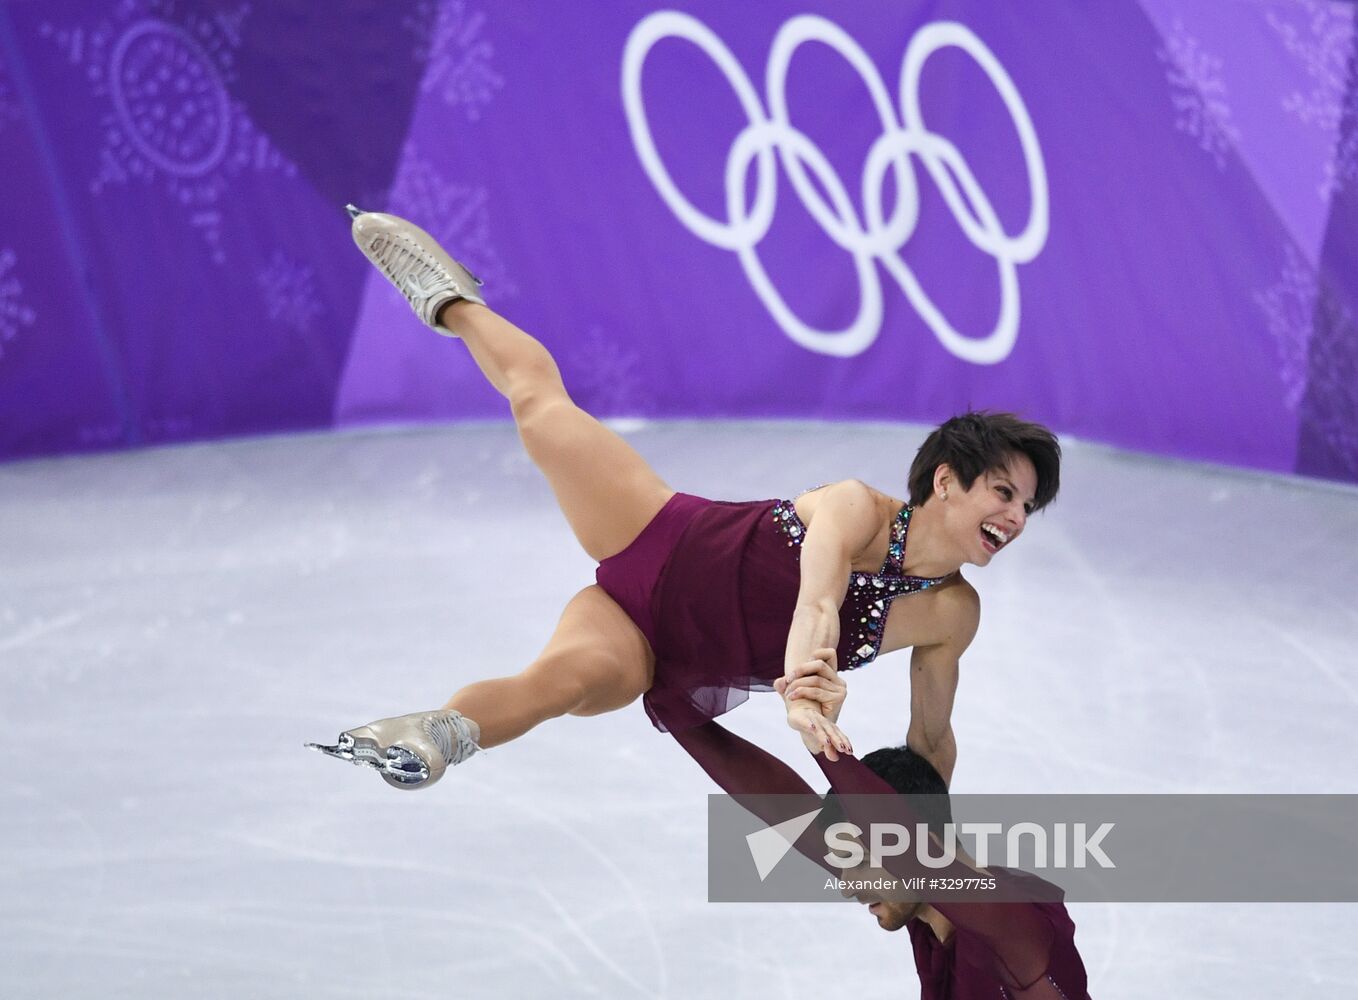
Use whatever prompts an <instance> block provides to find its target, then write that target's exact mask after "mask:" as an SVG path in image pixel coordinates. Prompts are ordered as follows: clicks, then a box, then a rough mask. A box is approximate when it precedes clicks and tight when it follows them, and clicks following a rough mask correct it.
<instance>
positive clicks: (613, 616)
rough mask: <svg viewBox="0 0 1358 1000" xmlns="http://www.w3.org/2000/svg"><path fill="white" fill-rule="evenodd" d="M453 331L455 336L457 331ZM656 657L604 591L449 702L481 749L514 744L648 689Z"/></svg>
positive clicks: (579, 602)
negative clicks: (538, 644) (533, 650)
mask: <svg viewBox="0 0 1358 1000" xmlns="http://www.w3.org/2000/svg"><path fill="white" fill-rule="evenodd" d="M459 332H460V331H459ZM654 670H655V657H654V655H653V654H652V653H651V648H650V645H649V644H648V643H647V642H646V637H645V636H643V635H642V634H641V630H640V629H638V628H637V627H636V625H634V624H633V623H632V620H631V619H630V618H628V617H627V615H626V613H625V612H623V610H622V608H620V607H618V605H617V604H616V603H615V602H614V601H613V599H612V598H611V597H609V596H608V595H607V594H606V593H604V591H603V590H602V589H601V588H599V587H597V586H595V587H586V588H585V589H584V590H582V591H581V592H580V593H578V594H576V595H575V597H573V598H571V601H570V603H569V604H567V605H566V610H565V611H564V612H562V614H561V621H560V622H558V623H557V627H556V631H555V632H554V633H553V634H552V638H551V639H550V640H549V641H548V643H547V646H546V648H544V649H543V651H542V653H541V655H540V656H538V658H537V659H536V660H534V661H533V663H532V664H531V665H529V666H528V668H527V669H525V670H524V671H523V672H522V673H519V674H516V675H514V676H512V677H498V678H495V679H494V680H488V681H478V682H476V683H475V684H469V685H468V686H467V687H464V688H463V689H462V690H461V691H459V692H457V694H455V695H453V697H452V698H450V699H449V701H448V704H447V705H445V706H444V707H445V708H453V709H456V710H457V711H459V712H461V713H462V714H463V715H464V716H466V717H467V718H468V719H471V720H473V721H474V722H475V723H476V724H477V725H478V726H479V727H480V730H481V736H480V745H481V746H482V747H494V746H499V745H500V744H502V743H508V742H509V741H510V740H513V739H517V738H518V737H520V736H522V735H523V734H524V733H526V732H528V730H530V729H532V728H533V727H534V726H536V725H537V724H538V723H540V722H545V721H546V720H548V719H554V718H556V717H557V716H561V715H598V714H599V713H601V712H609V711H613V710H614V709H618V708H622V707H623V706H625V705H629V704H631V703H632V702H633V701H635V700H636V699H637V698H639V697H640V696H641V695H642V694H644V693H645V692H646V691H647V690H648V689H649V688H650V686H651V679H652V677H653V675H654Z"/></svg>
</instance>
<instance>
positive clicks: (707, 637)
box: [596, 493, 1089, 1000]
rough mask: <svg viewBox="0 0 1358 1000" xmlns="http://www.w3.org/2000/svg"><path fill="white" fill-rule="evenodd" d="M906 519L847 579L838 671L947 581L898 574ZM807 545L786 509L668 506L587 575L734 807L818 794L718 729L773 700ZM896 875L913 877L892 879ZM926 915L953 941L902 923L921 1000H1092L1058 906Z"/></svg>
mask: <svg viewBox="0 0 1358 1000" xmlns="http://www.w3.org/2000/svg"><path fill="white" fill-rule="evenodd" d="M910 514H911V508H910V507H908V506H906V507H903V508H902V509H901V511H900V513H899V514H897V515H896V518H895V520H894V521H893V523H892V528H891V538H890V541H889V543H888V546H887V557H886V560H885V562H884V563H883V564H882V567H881V569H880V570H879V571H878V572H876V573H864V572H853V573H851V574H850V578H849V581H848V592H847V595H846V597H845V600H844V603H843V605H842V606H841V608H840V616H839V620H840V635H839V644H838V647H837V659H838V664H839V669H841V670H852V669H854V668H856V667H859V666H862V665H863V664H865V663H870V662H871V661H872V660H874V659H876V657H877V654H878V651H879V650H880V648H881V644H882V633H883V630H884V628H885V623H886V617H887V611H888V609H889V608H890V606H891V602H892V601H893V600H895V599H896V598H898V597H901V596H904V595H906V594H911V593H916V592H918V591H920V590H924V589H927V588H929V587H933V586H937V585H938V584H940V583H942V582H944V581H945V580H946V579H947V577H938V578H922V577H910V576H906V575H904V574H903V573H902V565H903V564H904V560H905V543H906V534H907V532H908V530H909V527H910ZM805 535H806V526H805V525H804V524H802V522H801V520H800V519H799V518H798V517H797V513H796V510H795V509H794V507H793V505H792V502H791V501H787V500H762V501H752V502H745V503H727V502H720V501H712V500H704V499H702V498H701V497H695V496H690V495H688V494H684V493H677V494H675V495H674V497H672V498H671V499H670V501H669V502H668V503H667V504H666V505H665V507H664V508H663V509H662V510H661V511H660V513H658V514H657V515H656V516H655V518H654V519H653V520H652V521H651V522H650V523H649V524H648V525H647V526H646V527H645V529H643V530H642V532H641V534H640V535H638V536H637V538H636V539H635V540H634V541H633V542H632V544H631V545H629V546H628V547H627V548H626V549H624V550H623V551H622V552H620V553H618V554H617V555H615V556H612V557H610V558H608V559H605V560H604V561H603V562H602V563H600V565H599V569H598V572H597V574H596V579H597V581H598V583H599V585H600V586H601V587H603V589H604V590H605V591H606V592H607V593H608V594H609V596H611V597H612V598H613V599H614V600H615V601H617V603H618V604H619V605H620V606H621V607H622V608H623V609H624V610H625V611H626V612H627V614H628V616H629V617H631V619H632V620H633V621H634V622H636V624H637V626H638V627H639V628H640V629H641V631H642V632H643V633H644V634H645V636H646V638H647V640H648V641H649V642H650V644H651V649H652V650H653V651H654V652H655V658H656V664H655V681H654V684H653V685H652V687H651V690H650V691H648V692H647V693H646V695H645V697H644V699H643V702H644V704H645V707H646V713H647V715H649V716H650V718H651V721H652V722H653V723H654V724H655V726H656V727H657V728H658V729H661V730H665V731H668V732H670V733H671V734H673V736H674V737H675V739H676V740H677V741H678V742H679V743H680V745H681V746H683V747H684V749H685V750H686V751H688V753H689V754H690V755H691V756H692V757H693V758H694V759H695V760H696V761H697V762H698V764H699V765H701V766H702V768H703V769H704V770H705V771H707V773H708V774H709V775H710V776H711V777H712V778H713V780H714V781H716V782H717V784H718V785H720V786H721V787H722V788H723V789H724V790H725V791H726V792H727V793H728V794H730V795H733V796H736V797H737V798H739V799H741V801H743V802H744V801H749V800H747V799H746V798H745V797H746V796H755V797H756V798H758V799H761V800H762V797H763V796H765V795H770V794H772V795H789V796H793V795H811V796H814V795H815V793H814V792H813V791H812V789H811V787H810V786H809V785H807V784H806V782H805V781H803V780H802V779H801V778H800V777H799V776H798V775H797V773H796V772H795V771H794V770H792V768H790V767H789V766H788V765H787V764H785V763H783V762H782V761H781V760H779V759H778V758H777V757H774V756H773V755H771V754H769V753H767V752H765V751H764V750H761V749H760V748H759V747H757V746H755V745H754V744H753V743H750V742H749V741H748V740H744V739H741V738H740V737H739V736H736V735H734V734H733V733H731V732H729V731H728V730H727V729H725V728H724V727H723V726H721V725H720V724H718V723H717V722H715V721H714V719H715V718H716V717H717V716H718V715H721V714H723V713H724V712H727V711H729V710H731V709H732V708H734V707H735V706H736V705H739V704H740V703H741V702H743V701H744V700H745V699H746V698H747V697H748V694H749V692H750V691H752V690H760V691H769V690H772V689H773V682H774V681H775V680H776V679H777V678H779V677H781V676H782V675H783V657H784V652H785V649H786V645H787V635H788V629H789V628H790V627H791V623H792V612H793V609H794V607H795V605H796V600H797V592H798V589H799V586H800V583H801V577H800V568H799V561H798V560H799V557H800V545H801V542H802V539H803V538H804V537H805ZM816 760H817V761H818V762H819V763H820V765H821V769H822V771H824V773H825V775H826V777H827V778H829V780H830V785H831V788H832V789H833V790H834V791H835V792H838V793H841V794H846V795H854V794H865V793H866V794H889V795H895V794H896V793H895V790H894V789H892V788H891V786H889V785H888V784H887V783H886V782H884V781H882V779H880V778H879V777H878V776H877V775H876V774H874V773H873V772H872V771H871V770H870V769H869V768H867V767H866V766H865V765H863V764H862V763H861V762H860V761H858V760H857V759H855V758H853V757H850V756H841V757H840V759H839V760H838V761H837V762H833V763H832V762H830V761H828V760H827V759H826V758H825V757H824V756H817V758H816ZM900 798H902V801H904V799H903V797H900ZM817 801H819V800H818V799H817ZM755 808H756V811H758V807H755ZM783 818H787V817H785V816H780V817H766V819H768V820H769V821H770V822H776V821H778V820H779V819H783ZM893 862H895V863H896V864H898V865H904V864H908V859H906V860H899V859H893ZM889 867H891V866H889ZM893 873H894V874H898V875H900V876H902V877H907V878H908V877H911V876H912V875H914V874H917V873H915V872H913V871H909V870H906V869H901V870H897V869H896V868H895V867H893ZM930 874H933V875H938V874H939V872H938V871H932V872H930ZM964 874H973V873H971V872H970V871H969V870H968V871H967V872H966V873H964ZM1018 874H1021V873H1018ZM933 905H934V906H935V908H936V909H937V910H939V911H940V912H941V913H943V915H944V916H946V917H947V918H948V919H949V920H950V921H951V922H952V923H953V925H954V927H955V928H956V931H955V933H954V935H953V937H952V939H951V940H950V941H949V942H948V943H947V944H946V945H944V944H942V943H941V942H939V940H938V939H937V938H936V937H935V936H934V933H933V931H932V930H931V929H930V928H929V927H928V926H927V925H925V924H924V923H923V922H922V921H919V920H912V921H911V922H910V925H909V932H910V939H911V943H912V945H913V948H914V956H915V966H916V970H917V972H918V973H919V977H920V986H921V990H922V992H921V997H922V998H923V1000H971V998H981V997H985V998H989V1000H1007V998H1022V1000H1085V998H1088V996H1089V994H1088V988H1087V985H1086V982H1087V980H1086V975H1085V969H1084V965H1083V963H1082V962H1081V960H1080V956H1079V953H1078V952H1077V951H1076V949H1075V944H1074V932H1075V925H1074V923H1073V922H1072V921H1071V920H1070V917H1069V915H1068V914H1067V912H1066V909H1065V906H1064V905H1063V904H1061V903H1060V902H1033V903H984V902H981V903H977V902H965V903H935V904H933Z"/></svg>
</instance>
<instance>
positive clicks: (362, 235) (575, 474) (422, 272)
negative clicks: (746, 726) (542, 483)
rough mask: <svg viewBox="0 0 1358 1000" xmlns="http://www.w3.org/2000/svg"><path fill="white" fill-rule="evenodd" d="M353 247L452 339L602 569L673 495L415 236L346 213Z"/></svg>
mask: <svg viewBox="0 0 1358 1000" xmlns="http://www.w3.org/2000/svg"><path fill="white" fill-rule="evenodd" d="M346 207H347V209H348V212H349V215H350V217H351V218H352V219H353V235H354V242H355V243H357V244H358V246H359V248H360V249H362V251H363V253H364V255H365V256H366V257H367V258H368V260H370V261H371V262H372V263H373V265H374V266H375V267H376V268H377V269H378V270H380V271H381V272H382V273H383V274H384V275H386V277H387V279H388V280H389V281H390V282H391V283H392V284H393V285H395V286H396V288H397V289H398V290H399V291H400V292H401V294H402V295H404V296H405V297H406V300H407V301H408V302H409V303H410V305H411V307H412V308H413V309H414V310H415V313H416V315H417V316H419V317H420V319H421V320H422V321H424V322H425V323H427V324H428V325H429V326H431V327H433V328H434V329H436V330H439V331H440V332H443V333H452V334H453V335H454V336H460V337H461V338H462V340H464V341H465V342H466V344H467V347H468V349H469V350H470V351H471V353H472V357H473V358H475V359H476V363H477V364H478V365H480V366H481V370H482V371H483V372H484V373H485V375H486V378H488V379H489V380H490V382H491V384H492V385H493V386H495V388H496V389H498V390H500V392H501V393H503V394H504V396H505V398H506V399H508V400H509V405H510V409H511V410H512V411H513V414H514V421H515V423H517V424H518V426H519V435H520V437H522V438H523V443H524V446H525V447H526V448H527V449H528V454H529V457H531V458H532V459H533V461H534V462H536V463H537V465H538V468H540V469H541V470H542V471H543V473H544V474H545V475H546V476H547V480H548V482H549V483H550V484H551V486H552V491H553V492H554V493H555V494H556V498H557V502H558V503H559V504H560V505H561V510H562V512H563V513H564V514H565V515H566V520H567V521H568V522H570V526H571V528H572V529H573V530H574V531H575V536H576V538H578V539H579V541H580V544H581V545H582V546H583V547H584V549H585V551H586V552H588V553H589V554H590V556H592V557H593V558H594V559H596V560H599V561H603V560H604V559H606V558H608V557H609V556H611V555H615V554H616V553H618V552H621V551H622V550H623V549H625V548H627V546H628V545H630V544H631V543H632V540H633V539H634V538H636V536H637V535H638V534H640V533H641V529H642V528H644V527H646V525H647V524H648V523H650V520H651V518H653V517H654V516H655V515H656V514H657V513H659V512H660V508H662V507H663V506H665V504H666V502H667V501H668V500H669V499H670V497H672V496H674V491H673V490H671V489H670V488H669V487H668V486H667V485H665V482H664V480H662V479H661V478H660V477H659V476H657V475H656V474H655V471H654V470H653V469H652V468H651V467H650V466H649V465H647V464H646V460H645V459H643V458H642V457H641V456H640V455H638V454H637V453H636V452H635V451H634V450H633V449H632V447H631V445H629V444H628V443H627V442H626V441H624V440H623V439H622V438H620V437H618V435H616V434H614V433H613V432H612V431H610V430H609V429H608V428H606V427H604V426H603V424H601V423H599V422H598V421H597V420H595V419H594V418H593V417H591V416H590V415H589V414H588V413H586V412H585V411H584V410H581V409H580V408H579V407H577V406H576V405H575V404H574V403H573V402H572V401H571V398H570V396H568V395H567V394H566V388H565V386H564V385H562V383H561V373H560V372H559V371H558V370H557V367H556V362H555V361H553V360H552V356H551V355H550V354H549V353H548V352H547V349H546V348H545V347H543V346H542V345H541V344H540V343H538V342H537V341H536V340H534V339H533V338H532V337H530V336H529V335H528V334H526V333H524V332H523V331H522V330H520V329H519V328H518V327H516V326H514V324H512V323H510V322H509V321H508V320H505V319H503V318H501V317H500V316H497V315H496V314H495V313H494V312H492V311H491V310H490V309H488V308H487V307H486V306H485V305H484V304H483V303H484V300H483V299H482V298H481V295H480V292H479V287H480V282H479V281H478V280H477V279H476V278H475V277H474V276H473V275H472V274H471V272H469V271H468V270H467V269H466V268H464V267H463V266H462V265H461V264H459V263H458V262H457V261H455V260H453V258H452V257H450V256H448V253H447V251H445V250H444V249H443V248H442V247H440V246H439V245H438V242H437V241H436V240H435V239H434V238H433V237H432V236H430V235H429V234H428V233H426V232H425V231H424V230H423V229H421V228H419V227H418V226H416V225H414V224H413V223H411V222H407V221H406V220H405V219H401V218H398V217H396V216H394V215H386V214H384V213H381V212H364V211H362V210H361V209H358V208H356V207H355V206H353V205H349V206H346Z"/></svg>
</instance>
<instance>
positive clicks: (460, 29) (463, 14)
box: [402, 0, 505, 122]
mask: <svg viewBox="0 0 1358 1000" xmlns="http://www.w3.org/2000/svg"><path fill="white" fill-rule="evenodd" d="M485 23H486V15H485V14H483V13H481V12H480V11H479V10H469V9H468V7H467V5H466V3H465V2H464V0H446V2H444V3H438V2H437V0H418V2H417V3H416V4H414V6H413V8H412V10H411V11H410V12H409V13H408V14H407V15H406V16H405V18H404V19H403V21H402V24H403V25H404V26H405V27H406V28H407V29H409V30H410V31H411V32H413V33H414V34H415V35H416V42H415V51H414V57H415V61H416V63H419V64H422V65H423V66H424V78H423V80H422V81H421V82H420V90H421V91H422V92H424V93H426V94H430V93H437V94H438V95H439V96H440V97H442V98H443V100H444V102H445V103H447V104H448V106H449V107H454V108H461V109H462V113H463V114H464V115H466V117H467V121H469V122H474V121H477V120H479V119H480V117H481V112H482V110H483V109H484V108H485V107H486V105H488V104H489V103H490V102H491V101H492V100H493V99H494V98H495V94H496V92H497V91H499V90H500V88H501V87H503V86H504V82H505V81H504V78H503V77H502V76H500V74H499V73H497V72H495V68H494V67H493V66H492V65H491V62H492V60H493V59H494V58H495V46H494V45H492V44H491V43H490V41H489V40H488V39H486V38H485V37H484V36H483V35H482V28H483V27H484V26H485ZM430 24H432V25H433V27H432V28H426V27H424V26H425V25H430Z"/></svg>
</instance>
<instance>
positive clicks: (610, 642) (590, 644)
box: [444, 586, 655, 748]
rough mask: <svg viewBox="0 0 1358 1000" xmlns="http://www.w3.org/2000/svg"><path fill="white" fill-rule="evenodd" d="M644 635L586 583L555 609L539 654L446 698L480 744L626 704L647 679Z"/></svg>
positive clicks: (649, 664)
mask: <svg viewBox="0 0 1358 1000" xmlns="http://www.w3.org/2000/svg"><path fill="white" fill-rule="evenodd" d="M654 670H655V657H654V656H653V655H652V653H651V647H650V645H649V644H648V643H647V642H646V637H645V636H643V635H642V634H641V630H640V629H638V628H637V627H636V625H634V624H633V623H632V620H631V619H630V618H628V617H627V614H626V613H625V612H624V611H623V610H622V608H620V607H618V605H617V604H616V603H615V602H614V601H613V599H612V598H611V597H609V596H608V595H607V594H606V593H604V591H603V590H602V588H600V587H597V586H594V587H586V588H585V589H584V590H582V591H580V593H578V594H576V595H575V597H573V598H571V601H570V603H569V604H567V605H566V610H565V611H563V612H562V613H561V620H560V621H559V622H558V623H557V626H556V630H555V631H554V632H553V633H552V638H551V639H550V640H549V641H548V643H547V645H546V647H545V648H544V649H543V651H542V653H541V654H540V655H539V656H538V658H537V659H536V660H534V661H533V662H532V663H531V664H530V665H529V666H528V667H527V668H525V669H524V670H523V671H522V672H521V673H518V674H515V675H513V676H510V677H497V678H495V679H493V680H488V681H477V682H476V683H475V684H469V685H467V686H466V687H464V688H463V689H462V690H460V691H458V692H457V694H455V695H453V696H452V698H450V699H449V700H448V704H446V705H445V706H444V708H445V709H454V710H456V711H458V712H460V713H461V714H462V715H463V716H465V717H466V718H468V719H474V720H475V721H476V723H477V725H478V726H479V727H480V730H481V733H480V737H481V738H480V745H481V746H482V747H483V748H488V747H495V746H500V745H501V744H503V743H508V742H509V741H510V740H513V739H517V738H518V737H520V736H522V735H523V734H524V733H526V732H528V730H530V729H532V728H533V727H534V726H536V725H538V724H539V723H541V722H546V721H547V720H548V719H555V718H557V717H558V716H562V715H598V714H600V713H602V712H611V711H613V710H615V709H619V708H622V707H624V706H626V705H630V704H631V703H632V702H634V701H636V699H637V698H639V697H641V695H643V694H644V693H645V692H646V691H647V689H649V688H650V686H651V678H652V676H653V673H654Z"/></svg>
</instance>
